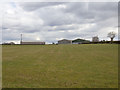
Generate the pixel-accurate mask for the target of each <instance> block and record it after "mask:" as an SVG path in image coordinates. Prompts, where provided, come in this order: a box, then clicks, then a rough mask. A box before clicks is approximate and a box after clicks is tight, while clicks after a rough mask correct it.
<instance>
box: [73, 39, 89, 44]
mask: <svg viewBox="0 0 120 90" xmlns="http://www.w3.org/2000/svg"><path fill="white" fill-rule="evenodd" d="M87 43H90V41H88V40H85V39H75V40H72V44H87Z"/></svg>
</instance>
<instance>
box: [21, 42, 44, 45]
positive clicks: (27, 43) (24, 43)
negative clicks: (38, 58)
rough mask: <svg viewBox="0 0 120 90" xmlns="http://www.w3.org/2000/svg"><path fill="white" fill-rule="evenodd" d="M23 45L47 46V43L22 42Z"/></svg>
mask: <svg viewBox="0 0 120 90" xmlns="http://www.w3.org/2000/svg"><path fill="white" fill-rule="evenodd" d="M20 44H22V45H45V42H20Z"/></svg>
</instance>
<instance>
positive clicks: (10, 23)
mask: <svg viewBox="0 0 120 90" xmlns="http://www.w3.org/2000/svg"><path fill="white" fill-rule="evenodd" d="M2 7H3V9H2V42H3V43H4V42H11V41H14V42H15V43H20V34H22V35H23V41H45V42H46V43H52V42H57V41H58V40H61V39H64V38H65V39H70V40H73V39H76V38H81V39H87V40H92V37H93V36H98V37H99V39H100V40H103V39H104V40H110V39H109V38H108V37H107V34H108V33H109V32H111V31H114V32H115V33H116V37H115V40H117V39H118V38H117V37H118V35H117V34H118V3H117V2H6V3H4V5H3V6H2Z"/></svg>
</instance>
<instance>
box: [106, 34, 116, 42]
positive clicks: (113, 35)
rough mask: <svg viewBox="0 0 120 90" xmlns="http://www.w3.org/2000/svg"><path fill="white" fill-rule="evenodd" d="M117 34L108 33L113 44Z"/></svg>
mask: <svg viewBox="0 0 120 90" xmlns="http://www.w3.org/2000/svg"><path fill="white" fill-rule="evenodd" d="M115 35H116V34H115V32H109V33H108V37H109V38H110V39H111V43H112V42H113V39H114V37H115Z"/></svg>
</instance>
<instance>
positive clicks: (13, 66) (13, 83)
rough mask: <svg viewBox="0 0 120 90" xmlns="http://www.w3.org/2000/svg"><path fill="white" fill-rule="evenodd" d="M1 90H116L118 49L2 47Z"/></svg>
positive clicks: (103, 46) (97, 46)
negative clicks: (97, 89)
mask: <svg viewBox="0 0 120 90" xmlns="http://www.w3.org/2000/svg"><path fill="white" fill-rule="evenodd" d="M2 50H3V51H2V60H3V61H2V87H3V88H117V87H118V45H117V44H112V45H111V44H80V45H3V46H2Z"/></svg>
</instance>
